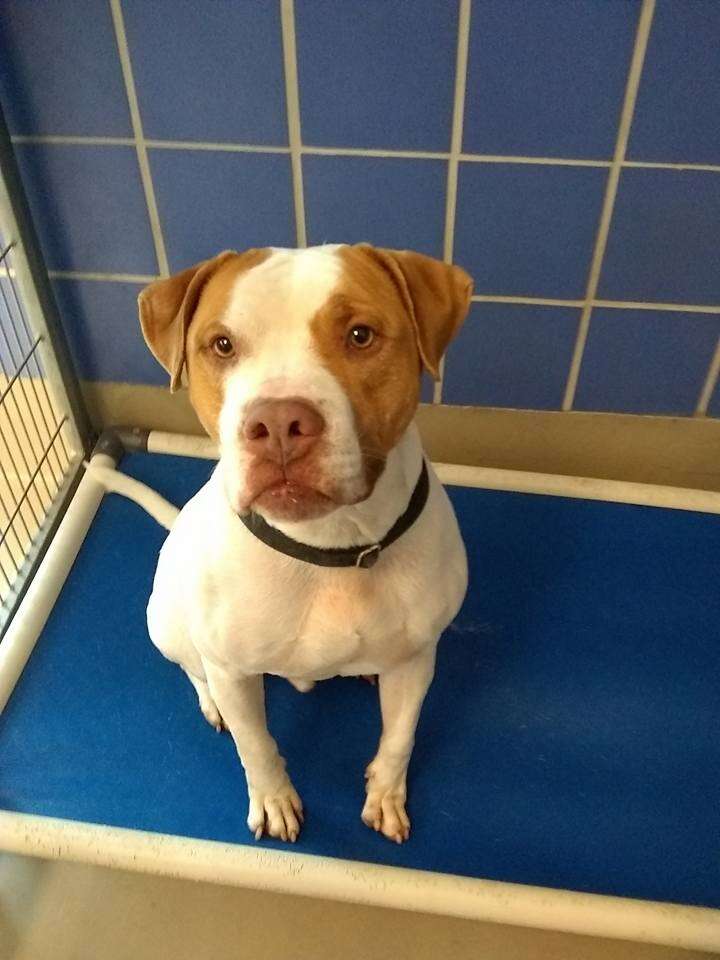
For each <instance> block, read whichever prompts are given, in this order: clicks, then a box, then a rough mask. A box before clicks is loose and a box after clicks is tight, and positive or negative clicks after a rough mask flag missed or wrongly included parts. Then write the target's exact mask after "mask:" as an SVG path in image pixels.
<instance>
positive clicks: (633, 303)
mask: <svg viewBox="0 0 720 960" xmlns="http://www.w3.org/2000/svg"><path fill="white" fill-rule="evenodd" d="M48 275H49V276H50V277H51V278H52V279H53V280H94V281H98V282H106V283H152V282H153V280H157V279H158V277H157V274H150V273H100V272H93V271H85V270H48ZM4 276H6V271H5V268H4V267H0V277H4ZM472 301H473V303H507V304H519V305H525V306H531V307H532V306H536V307H574V308H576V309H578V308H580V307H583V306H584V305H585V301H584V300H563V299H560V298H555V297H515V296H501V295H495V294H483V293H478V294H475V295H474V296H473V297H472ZM592 305H593V307H607V308H608V309H609V310H655V311H657V312H658V313H708V314H720V304H710V303H653V302H650V301H640V300H593V301H592Z"/></svg>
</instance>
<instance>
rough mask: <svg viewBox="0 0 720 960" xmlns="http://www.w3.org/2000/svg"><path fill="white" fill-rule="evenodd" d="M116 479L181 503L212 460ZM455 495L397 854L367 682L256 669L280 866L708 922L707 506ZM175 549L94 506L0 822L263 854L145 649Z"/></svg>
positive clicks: (241, 806) (225, 776) (218, 761)
mask: <svg viewBox="0 0 720 960" xmlns="http://www.w3.org/2000/svg"><path fill="white" fill-rule="evenodd" d="M121 466H122V469H123V470H124V471H126V472H127V473H129V474H131V475H132V476H134V477H137V478H138V479H140V480H143V481H144V482H146V483H148V484H150V485H151V486H152V487H154V488H155V489H157V490H159V491H160V492H162V493H163V494H164V495H165V496H167V497H168V498H169V499H170V500H172V501H173V502H175V503H177V504H182V503H184V502H186V501H187V499H188V498H189V497H190V496H191V495H192V494H193V493H194V492H195V491H196V490H197V489H198V488H199V487H200V486H201V485H202V483H204V481H205V480H206V479H207V477H208V475H209V473H210V470H211V469H212V466H213V465H212V464H210V463H208V462H207V461H199V460H195V459H189V458H179V457H168V456H158V455H150V454H132V455H129V456H126V457H125V459H124V460H123V462H122V465H121ZM450 495H451V497H452V500H453V503H454V505H455V509H456V511H457V514H458V517H459V520H460V525H461V527H462V530H463V535H464V538H465V542H466V545H467V549H468V555H469V560H470V590H469V594H468V597H467V600H466V602H465V605H464V607H463V609H462V611H461V613H460V615H459V617H458V619H457V621H456V623H455V624H454V625H453V626H452V627H451V628H450V629H449V630H448V631H447V633H446V634H445V636H444V637H443V639H442V641H441V643H440V648H439V659H438V667H437V675H436V678H435V681H434V683H433V685H432V688H431V690H430V693H429V695H428V698H427V700H426V703H425V706H424V709H423V712H422V718H421V722H420V727H419V730H418V737H417V746H416V749H415V753H414V755H413V760H412V765H411V770H410V778H409V812H410V814H411V817H412V823H413V828H412V836H411V839H410V841H409V843H407V844H405V845H404V846H396V845H395V844H393V843H390V842H388V841H386V840H384V839H383V838H382V837H380V836H378V835H376V834H375V833H373V832H372V831H370V830H368V829H367V828H366V827H364V826H363V824H362V823H361V821H360V810H361V808H362V803H363V795H364V783H363V771H364V767H365V765H366V763H367V762H368V760H369V759H371V757H372V756H373V753H374V749H375V747H376V743H377V738H378V735H379V730H380V713H379V706H378V702H377V691H376V689H374V688H372V687H371V686H369V685H368V684H366V683H364V682H362V681H361V680H354V679H347V678H346V679H336V680H331V681H327V682H325V683H322V684H319V685H318V686H316V688H315V689H314V690H313V691H312V692H311V693H309V694H300V693H298V692H297V691H295V690H294V689H293V688H292V687H291V686H290V684H289V683H287V682H286V681H282V680H279V679H276V678H269V679H268V680H267V699H268V716H269V725H270V729H271V730H272V732H273V734H274V735H275V737H276V738H277V740H278V743H279V745H280V749H281V751H282V752H283V753H284V755H285V756H286V758H287V760H288V767H289V770H290V772H291V775H292V778H293V781H294V783H295V785H296V787H297V789H298V791H299V793H300V794H301V796H302V798H303V801H304V803H305V807H306V811H307V819H306V824H305V828H304V830H303V832H302V834H301V837H300V839H299V841H298V844H297V847H295V848H293V851H296V850H297V851H299V852H302V853H306V854H314V855H324V856H327V857H331V858H343V859H345V860H350V861H357V862H358V863H377V864H385V865H389V866H393V867H411V868H415V869H417V870H421V871H426V870H427V871H436V872H439V873H442V874H451V875H456V876H457V875H459V876H463V877H482V878H486V879H490V880H499V881H506V882H511V883H516V884H531V885H536V886H540V887H545V888H558V889H564V890H571V891H581V892H590V893H595V894H609V895H613V896H618V897H629V898H640V899H644V900H650V901H664V902H671V903H675V904H687V905H696V906H703V907H715V908H717V907H720V802H719V799H718V798H719V793H720V735H719V731H720V516H711V515H708V514H702V513H693V512H685V511H681V510H666V509H658V508H651V507H640V506H630V505H622V504H615V503H605V502H593V501H585V500H577V499H566V498H561V497H548V496H539V495H528V494H522V493H511V492H493V491H489V490H481V489H470V488H463V487H453V488H450ZM164 536H165V532H164V531H163V530H162V529H161V528H160V527H158V526H157V525H156V524H155V522H154V521H153V520H151V519H150V518H149V517H148V516H146V515H145V514H144V513H143V512H142V511H141V510H140V508H139V507H137V506H136V505H135V504H133V503H131V502H128V501H126V500H124V499H122V498H120V497H117V496H108V497H106V498H105V499H104V501H103V503H102V504H101V506H100V509H99V511H98V513H97V516H96V518H95V521H94V522H93V524H92V527H91V529H90V531H89V533H88V536H87V538H86V540H85V543H84V545H83V547H82V549H81V551H80V553H79V555H78V557H77V560H76V562H75V564H74V567H73V569H72V571H71V573H70V576H69V577H68V579H67V581H66V584H65V586H64V588H63V590H62V593H61V595H60V597H59V599H58V601H57V603H56V604H55V607H54V609H53V611H52V613H51V615H50V618H49V620H48V622H47V624H46V626H45V629H44V631H43V633H42V635H41V637H40V639H39V641H38V643H37V646H36V648H35V650H34V652H33V654H32V656H31V658H30V660H29V662H28V664H27V666H26V668H25V670H24V672H23V674H22V677H21V679H20V681H19V683H18V684H17V687H16V689H15V691H14V693H13V695H12V697H11V699H10V701H9V703H8V705H7V707H6V709H5V711H4V713H3V715H2V717H0V758H1V760H0V808H3V809H4V810H7V811H11V812H15V813H22V814H36V815H42V816H48V817H55V818H63V819H66V820H71V821H82V822H86V823H94V824H105V825H111V826H119V827H126V828H131V829H133V830H145V831H153V832H158V833H162V834H170V835H174V836H180V837H188V838H198V839H200V840H203V839H205V840H218V841H223V842H226V843H232V844H239V845H253V846H257V844H256V841H255V840H254V839H253V838H252V836H251V835H250V833H249V832H248V830H247V827H246V825H245V817H246V814H247V809H246V808H247V800H246V794H245V784H244V779H243V771H242V768H241V766H240V763H239V762H238V759H237V756H236V753H235V749H234V746H233V743H232V740H231V738H230V736H229V734H227V733H224V734H221V735H218V734H216V733H215V732H214V731H213V730H212V729H211V728H210V727H209V726H208V724H207V723H206V722H205V721H204V719H203V717H202V716H201V714H200V711H199V709H198V706H197V700H196V696H195V693H194V691H193V690H192V688H191V686H190V684H189V683H188V682H187V679H186V678H185V677H184V675H183V674H182V673H181V671H180V670H179V669H178V668H177V667H176V666H175V665H173V664H171V663H168V662H167V661H165V660H164V659H163V657H162V656H161V655H160V653H159V652H158V651H157V650H156V649H155V648H154V647H153V646H152V645H151V643H150V641H149V639H148V636H147V630H146V625H145V605H146V602H147V598H148V596H149V593H150V590H151V585H152V577H153V572H154V567H155V563H156V558H157V553H158V550H159V547H160V545H161V543H162V541H163V538H164ZM278 603H279V604H280V603H282V597H280V596H279V597H278ZM261 846H262V847H263V848H277V849H287V848H286V847H285V845H283V844H280V843H279V842H276V841H272V840H268V839H264V840H263V841H262V842H261ZM299 892H300V891H299Z"/></svg>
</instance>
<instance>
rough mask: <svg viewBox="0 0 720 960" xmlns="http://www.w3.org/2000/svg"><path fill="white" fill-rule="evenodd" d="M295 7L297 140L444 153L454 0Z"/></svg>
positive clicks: (310, 1) (315, 1)
mask: <svg viewBox="0 0 720 960" xmlns="http://www.w3.org/2000/svg"><path fill="white" fill-rule="evenodd" d="M295 8H296V20H297V47H298V70H299V75H300V106H301V120H302V129H303V138H304V141H305V143H308V144H312V145H314V146H343V147H383V148H385V149H395V150H447V149H448V147H449V145H450V128H451V117H452V106H453V88H454V86H455V56H456V48H457V4H455V3H447V2H442V0H440V2H438V0H391V2H388V0H363V2H362V3H353V2H350V0H348V2H338V0H296V4H295Z"/></svg>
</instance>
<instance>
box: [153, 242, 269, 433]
mask: <svg viewBox="0 0 720 960" xmlns="http://www.w3.org/2000/svg"><path fill="white" fill-rule="evenodd" d="M270 253H271V251H270V250H267V249H263V250H247V251H246V252H245V253H235V252H234V251H230V250H226V251H224V252H223V253H219V254H218V255H217V256H216V257H213V258H212V259H211V260H203V261H202V262H201V263H197V264H195V266H193V267H188V269H187V270H183V271H182V272H181V273H176V274H174V275H173V276H172V277H167V278H163V279H162V280H156V281H155V282H154V283H151V284H150V285H149V286H148V287H146V288H145V289H144V290H143V291H142V293H141V294H140V297H139V300H138V303H139V307H140V322H141V325H142V330H143V334H144V336H145V340H146V342H147V344H148V346H149V347H150V350H151V351H152V353H153V354H154V356H155V358H156V359H157V360H158V361H159V362H160V363H161V364H162V365H163V366H164V367H165V369H166V370H167V371H168V373H169V374H170V381H171V387H172V389H176V388H177V387H178V386H179V384H180V380H181V375H182V371H183V367H187V374H188V385H189V388H190V400H191V402H192V405H193V406H194V408H195V411H196V413H197V414H198V417H199V419H200V422H201V423H202V425H203V426H204V427H205V429H206V430H207V431H208V433H209V434H210V436H212V437H216V436H217V419H218V416H219V414H220V407H221V406H222V394H223V384H224V376H223V372H224V371H226V370H227V369H228V368H229V365H230V363H231V361H230V360H227V361H226V360H223V359H221V358H219V357H217V356H216V355H215V354H214V353H213V352H212V349H211V345H212V341H213V340H214V339H215V337H217V336H221V335H222V334H223V333H224V330H223V328H222V322H221V318H222V316H223V314H224V311H225V308H226V306H227V304H228V302H229V299H230V293H231V291H232V288H233V286H234V284H235V281H236V280H237V278H238V277H239V276H240V275H241V274H243V273H246V272H247V271H248V270H251V269H252V268H253V267H256V266H258V265H259V264H261V263H262V262H263V261H264V260H266V259H267V258H268V257H269V256H270Z"/></svg>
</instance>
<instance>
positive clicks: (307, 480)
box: [140, 245, 472, 843]
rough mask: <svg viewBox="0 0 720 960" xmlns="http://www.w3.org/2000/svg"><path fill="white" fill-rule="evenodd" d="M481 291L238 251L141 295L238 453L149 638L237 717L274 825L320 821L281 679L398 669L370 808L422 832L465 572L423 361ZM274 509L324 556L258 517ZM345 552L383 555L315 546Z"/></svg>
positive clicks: (331, 254)
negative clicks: (437, 715) (438, 677)
mask: <svg viewBox="0 0 720 960" xmlns="http://www.w3.org/2000/svg"><path fill="white" fill-rule="evenodd" d="M471 287H472V283H471V280H470V278H469V277H468V276H467V274H465V273H464V272H463V271H462V270H461V269H459V268H458V267H454V266H448V265H446V264H443V263H440V262H439V261H437V260H434V259H431V258H429V257H425V256H421V255H419V254H415V253H409V252H399V251H391V250H381V249H376V248H373V247H370V246H367V245H359V246H324V247H317V248H312V249H308V250H280V249H265V250H251V251H248V252H246V253H232V252H225V253H221V254H220V255H219V256H217V257H215V258H214V259H212V260H208V261H205V262H203V263H200V264H198V265H197V266H195V267H192V268H190V269H189V270H185V271H183V272H182V273H180V274H177V275H176V276H173V277H170V278H169V279H163V280H158V281H156V282H155V283H153V284H151V285H150V286H149V287H147V289H145V290H144V291H143V292H142V294H141V295H140V316H141V322H142V328H143V332H144V334H145V338H146V340H147V343H148V345H149V347H150V349H151V350H152V352H153V354H154V355H155V357H156V358H157V359H158V360H159V361H160V363H161V364H162V365H163V366H164V367H165V368H166V369H167V370H168V372H169V374H170V376H171V380H172V386H173V388H175V387H177V386H178V385H179V384H180V382H181V378H182V377H183V372H184V370H185V371H186V373H187V382H188V385H189V390H190V398H191V400H192V403H193V405H194V407H195V410H196V411H197V413H198V416H199V418H200V420H201V421H202V423H203V425H204V426H205V428H206V429H207V431H208V433H209V434H210V435H211V436H214V437H217V438H218V439H219V443H220V453H221V456H220V463H219V465H218V468H217V469H216V470H215V472H214V474H213V476H212V478H211V479H210V481H209V482H208V483H207V484H206V485H205V486H204V487H203V488H202V489H201V490H200V492H199V493H198V494H197V495H196V496H195V497H193V499H192V500H191V501H190V502H189V503H188V504H187V505H186V506H185V507H184V508H183V509H182V510H181V511H180V513H179V515H178V516H177V519H176V520H175V521H174V522H173V523H172V529H171V532H170V535H169V536H168V538H167V540H166V542H165V544H164V545H163V548H162V550H161V553H160V559H159V562H158V567H157V573H156V576H155V583H154V587H153V593H152V597H151V599H150V603H149V606H148V625H149V630H150V636H151V638H152V641H153V643H154V644H155V645H156V646H157V647H158V648H159V649H160V650H161V651H162V653H163V654H164V655H165V656H166V657H168V658H169V659H170V660H173V661H175V662H176V663H178V664H179V665H180V666H181V667H182V668H183V670H184V671H185V672H186V673H187V675H188V677H189V679H190V681H191V683H192V684H193V686H194V687H195V689H196V691H197V694H198V698H199V701H200V707H201V709H202V712H203V714H204V715H205V717H206V718H207V720H208V721H209V722H210V723H211V724H212V725H214V726H215V727H217V728H218V729H219V728H220V726H221V725H222V724H223V723H224V725H225V726H227V728H228V729H229V730H230V733H231V734H232V737H233V739H234V741H235V744H236V746H237V751H238V754H239V755H240V760H241V762H242V764H243V767H244V768H245V772H246V775H247V783H248V792H249V800H250V806H249V814H248V821H247V822H248V826H249V827H250V830H252V831H253V832H254V834H255V836H256V837H260V836H261V835H262V834H263V832H267V833H268V834H270V835H271V836H273V837H281V838H282V839H283V840H291V841H295V840H296V838H297V836H298V833H299V831H300V824H301V823H302V804H301V801H300V798H299V797H298V795H297V793H296V792H295V789H294V788H293V785H292V783H291V781H290V778H289V776H288V774H287V772H286V769H285V762H284V760H283V758H282V757H281V755H280V753H279V751H278V747H277V745H276V743H275V741H274V740H273V738H272V736H271V735H270V733H269V732H268V730H267V726H266V721H265V707H264V694H263V674H265V673H270V674H275V675H278V676H281V677H286V678H287V679H288V680H290V682H291V683H293V684H294V685H295V686H296V687H297V688H298V689H299V690H303V691H305V690H309V689H310V688H311V687H312V685H313V684H314V682H315V681H317V680H323V679H326V678H328V677H333V676H336V675H361V674H377V675H378V676H379V688H380V704H381V709H382V721H383V728H382V736H381V738H380V744H379V747H378V751H377V755H376V756H375V759H374V760H373V761H372V763H370V765H369V767H368V769H367V797H366V800H365V805H364V808H363V810H362V819H363V821H364V822H365V823H366V824H367V825H368V826H370V827H373V828H374V829H375V830H379V831H382V833H383V834H384V835H385V836H386V837H389V838H391V839H393V840H395V841H397V842H398V843H400V842H402V841H403V840H406V839H407V838H408V836H409V831H410V821H409V819H408V816H407V813H406V810H405V801H406V772H407V768H408V762H409V759H410V754H411V751H412V748H413V742H414V736H415V728H416V724H417V720H418V716H419V713H420V708H421V706H422V702H423V699H424V697H425V694H426V692H427V689H428V686H429V684H430V681H431V679H432V676H433V671H434V665H435V649H436V645H437V642H438V638H439V636H440V634H441V633H442V631H443V630H444V629H445V628H446V627H447V626H448V624H449V623H450V621H451V620H452V619H453V618H454V617H455V615H456V613H457V611H458V609H459V607H460V604H461V602H462V600H463V597H464V594H465V589H466V584H467V568H466V559H465V551H464V548H463V544H462V541H461V538H460V534H459V531H458V527H457V523H456V520H455V517H454V514H453V511H452V507H451V505H450V502H449V500H448V498H447V496H446V494H445V491H444V490H443V488H442V486H441V485H440V483H439V482H438V480H437V478H436V477H435V475H434V474H433V472H432V469H431V468H430V469H429V474H430V476H429V489H427V498H426V500H425V499H423V497H422V493H423V491H422V490H420V489H419V487H420V485H421V484H420V481H419V478H422V474H423V462H424V461H423V452H422V449H421V445H420V440H419V437H418V432H417V429H416V427H415V425H414V424H413V415H414V411H415V409H416V406H417V403H418V397H419V384H420V374H421V370H422V368H423V366H424V367H425V368H427V370H429V371H430V372H431V373H432V374H434V375H436V374H437V368H438V364H439V362H440V359H441V357H442V355H443V353H444V351H445V348H446V347H447V345H448V343H449V341H450V339H451V337H452V336H453V334H454V333H455V332H456V330H457V329H458V327H459V325H460V324H461V322H462V321H463V319H464V317H465V315H466V313H467V310H468V306H469V301H470V295H471ZM416 488H417V491H416ZM414 491H416V493H415V503H414V507H415V508H416V512H417V514H418V515H417V516H412V517H409V513H406V511H409V510H410V509H412V508H409V504H410V503H411V499H412V498H413V493H414ZM418 496H419V497H420V502H419V507H420V509H419V512H418V510H417V508H418ZM403 515H405V517H406V521H407V519H408V517H409V520H411V521H413V522H411V523H410V525H409V527H408V528H407V529H405V530H404V532H403V533H402V535H401V536H400V537H398V538H397V539H396V540H395V542H393V543H392V544H391V545H388V546H387V547H385V548H384V549H382V551H380V549H379V548H376V547H373V546H372V545H375V544H381V543H382V541H383V538H384V537H385V536H386V534H387V533H388V531H389V530H390V529H391V528H392V527H393V525H394V524H395V523H396V521H398V518H402V517H403ZM258 516H259V517H260V518H263V519H264V521H266V523H263V520H259V521H258V522H259V523H260V524H261V525H262V527H263V529H264V530H265V532H266V533H267V532H268V531H270V533H277V531H280V533H279V534H278V536H279V537H280V538H281V540H282V535H285V538H288V537H289V538H291V541H289V542H292V543H295V544H296V545H300V549H301V555H302V550H303V549H305V550H306V551H307V553H308V555H309V557H310V559H296V558H295V557H293V556H291V555H288V553H287V551H284V550H282V546H280V547H277V545H275V546H271V545H269V544H268V542H267V540H266V539H262V538H261V537H260V534H259V533H258V534H256V533H254V532H253V528H252V524H251V523H248V522H243V519H242V518H245V521H247V520H248V517H250V518H251V519H252V518H253V517H254V518H255V519H257V517H258ZM285 542H288V541H287V540H285ZM313 548H315V549H313ZM318 548H319V549H318ZM342 548H354V550H345V551H343V549H342ZM326 552H327V556H328V557H329V558H330V562H331V561H332V557H333V556H334V555H335V554H336V553H340V554H343V552H345V553H347V554H350V555H351V556H352V555H353V554H354V553H356V554H357V556H356V557H355V560H357V561H358V562H359V563H360V564H362V563H364V561H365V560H368V562H371V561H375V560H376V561H377V562H375V563H373V565H372V566H368V565H366V566H363V565H357V566H324V565H320V563H318V562H317V560H316V559H313V557H314V556H315V555H316V556H319V557H320V558H321V561H320V562H323V558H324V557H325V556H326Z"/></svg>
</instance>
